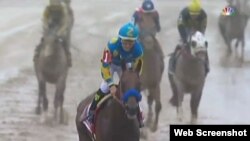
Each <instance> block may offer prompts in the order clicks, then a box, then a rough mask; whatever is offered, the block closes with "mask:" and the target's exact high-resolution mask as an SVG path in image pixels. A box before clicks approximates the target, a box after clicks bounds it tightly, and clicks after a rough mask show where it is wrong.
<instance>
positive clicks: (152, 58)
mask: <svg viewBox="0 0 250 141" xmlns="http://www.w3.org/2000/svg"><path fill="white" fill-rule="evenodd" d="M140 41H141V43H142V45H143V47H144V56H143V70H142V77H141V79H142V90H148V92H149V95H148V97H147V102H148V109H149V110H148V116H147V121H146V125H147V126H149V127H150V129H151V131H153V132H154V131H156V130H157V127H158V120H159V114H160V111H161V97H160V95H161V94H160V93H161V92H160V83H161V78H162V74H163V71H164V55H163V52H162V50H161V46H160V44H159V43H158V41H157V39H156V38H155V37H154V36H153V35H151V34H147V35H144V36H140ZM154 101H155V120H154V122H153V124H152V125H151V123H152V118H153V110H152V104H153V102H154Z"/></svg>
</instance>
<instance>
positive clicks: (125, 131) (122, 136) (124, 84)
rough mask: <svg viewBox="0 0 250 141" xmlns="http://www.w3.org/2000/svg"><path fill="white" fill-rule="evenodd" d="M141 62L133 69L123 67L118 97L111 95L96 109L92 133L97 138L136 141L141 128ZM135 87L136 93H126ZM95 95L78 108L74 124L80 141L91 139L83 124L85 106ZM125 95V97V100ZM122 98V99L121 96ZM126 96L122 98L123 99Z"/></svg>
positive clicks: (99, 139)
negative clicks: (139, 113) (139, 118)
mask: <svg viewBox="0 0 250 141" xmlns="http://www.w3.org/2000/svg"><path fill="white" fill-rule="evenodd" d="M140 68H141V63H139V65H138V67H137V68H136V69H135V70H126V69H125V65H123V67H122V69H123V73H122V76H121V78H120V83H119V85H118V89H117V97H118V99H114V98H110V99H108V100H107V101H106V102H104V104H103V105H102V106H101V108H100V109H99V113H98V115H96V116H95V123H96V124H95V135H96V140H97V141H139V138H140V131H139V123H138V120H137V116H136V115H137V114H138V112H139V111H138V108H139V107H138V106H139V101H140V99H141V95H140V93H139V92H140V77H139V72H140ZM130 90H136V91H137V92H138V93H137V94H138V95H137V94H135V93H128V91H130ZM93 96H94V94H93V95H91V96H89V97H87V98H86V99H84V100H83V101H82V102H81V103H80V104H79V105H78V108H77V115H76V120H75V122H76V127H77V131H78V135H79V141H91V138H92V136H91V133H90V132H89V131H88V129H87V127H86V126H85V125H84V124H83V120H85V119H84V117H82V113H83V111H84V109H85V108H86V107H87V106H88V105H89V104H90V102H91V101H92V98H93ZM124 97H126V98H127V100H124ZM121 98H122V99H123V100H122V101H121V100H120V99H121ZM126 98H125V99H126Z"/></svg>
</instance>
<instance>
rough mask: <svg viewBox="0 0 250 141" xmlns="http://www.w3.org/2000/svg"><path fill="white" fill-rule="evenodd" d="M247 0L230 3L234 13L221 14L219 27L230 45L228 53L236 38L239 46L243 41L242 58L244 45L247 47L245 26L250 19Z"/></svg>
mask: <svg viewBox="0 0 250 141" xmlns="http://www.w3.org/2000/svg"><path fill="white" fill-rule="evenodd" d="M246 5H247V1H243V0H242V1H241V2H240V1H235V3H233V2H232V3H230V4H229V6H230V7H231V8H232V9H233V10H232V11H233V12H232V15H228V16H225V15H220V16H219V21H218V25H219V29H220V33H221V35H222V37H223V39H224V41H225V43H226V45H227V47H228V54H231V53H232V47H231V42H232V41H233V40H234V39H236V43H235V47H236V48H237V47H238V45H239V42H241V59H242V60H243V59H244V47H245V28H246V25H247V21H248V16H249V15H247V13H246V10H247V8H246V7H245V6H246Z"/></svg>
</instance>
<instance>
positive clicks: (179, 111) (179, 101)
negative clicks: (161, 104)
mask: <svg viewBox="0 0 250 141" xmlns="http://www.w3.org/2000/svg"><path fill="white" fill-rule="evenodd" d="M176 90H177V94H176V96H177V108H176V109H177V117H178V120H179V121H182V118H183V109H182V101H183V97H184V92H183V90H182V87H181V83H179V84H177V83H176Z"/></svg>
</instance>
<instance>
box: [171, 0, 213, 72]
mask: <svg viewBox="0 0 250 141" xmlns="http://www.w3.org/2000/svg"><path fill="white" fill-rule="evenodd" d="M177 25H178V31H179V34H180V37H181V39H182V43H183V45H177V47H176V49H175V51H174V53H173V55H172V58H171V60H172V61H170V62H171V65H170V73H173V72H174V69H175V54H176V52H177V50H178V49H179V48H180V47H181V46H186V45H187V43H188V37H189V35H190V34H191V33H192V32H194V31H200V32H202V33H203V34H205V31H206V27H207V14H206V12H205V10H204V9H203V8H202V7H201V3H200V0H192V2H191V3H190V5H189V6H187V7H185V8H184V9H182V10H181V12H180V14H179V17H178V20H177ZM206 60H207V61H206V63H205V67H206V73H208V72H209V70H210V68H209V59H208V55H207V59H206Z"/></svg>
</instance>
